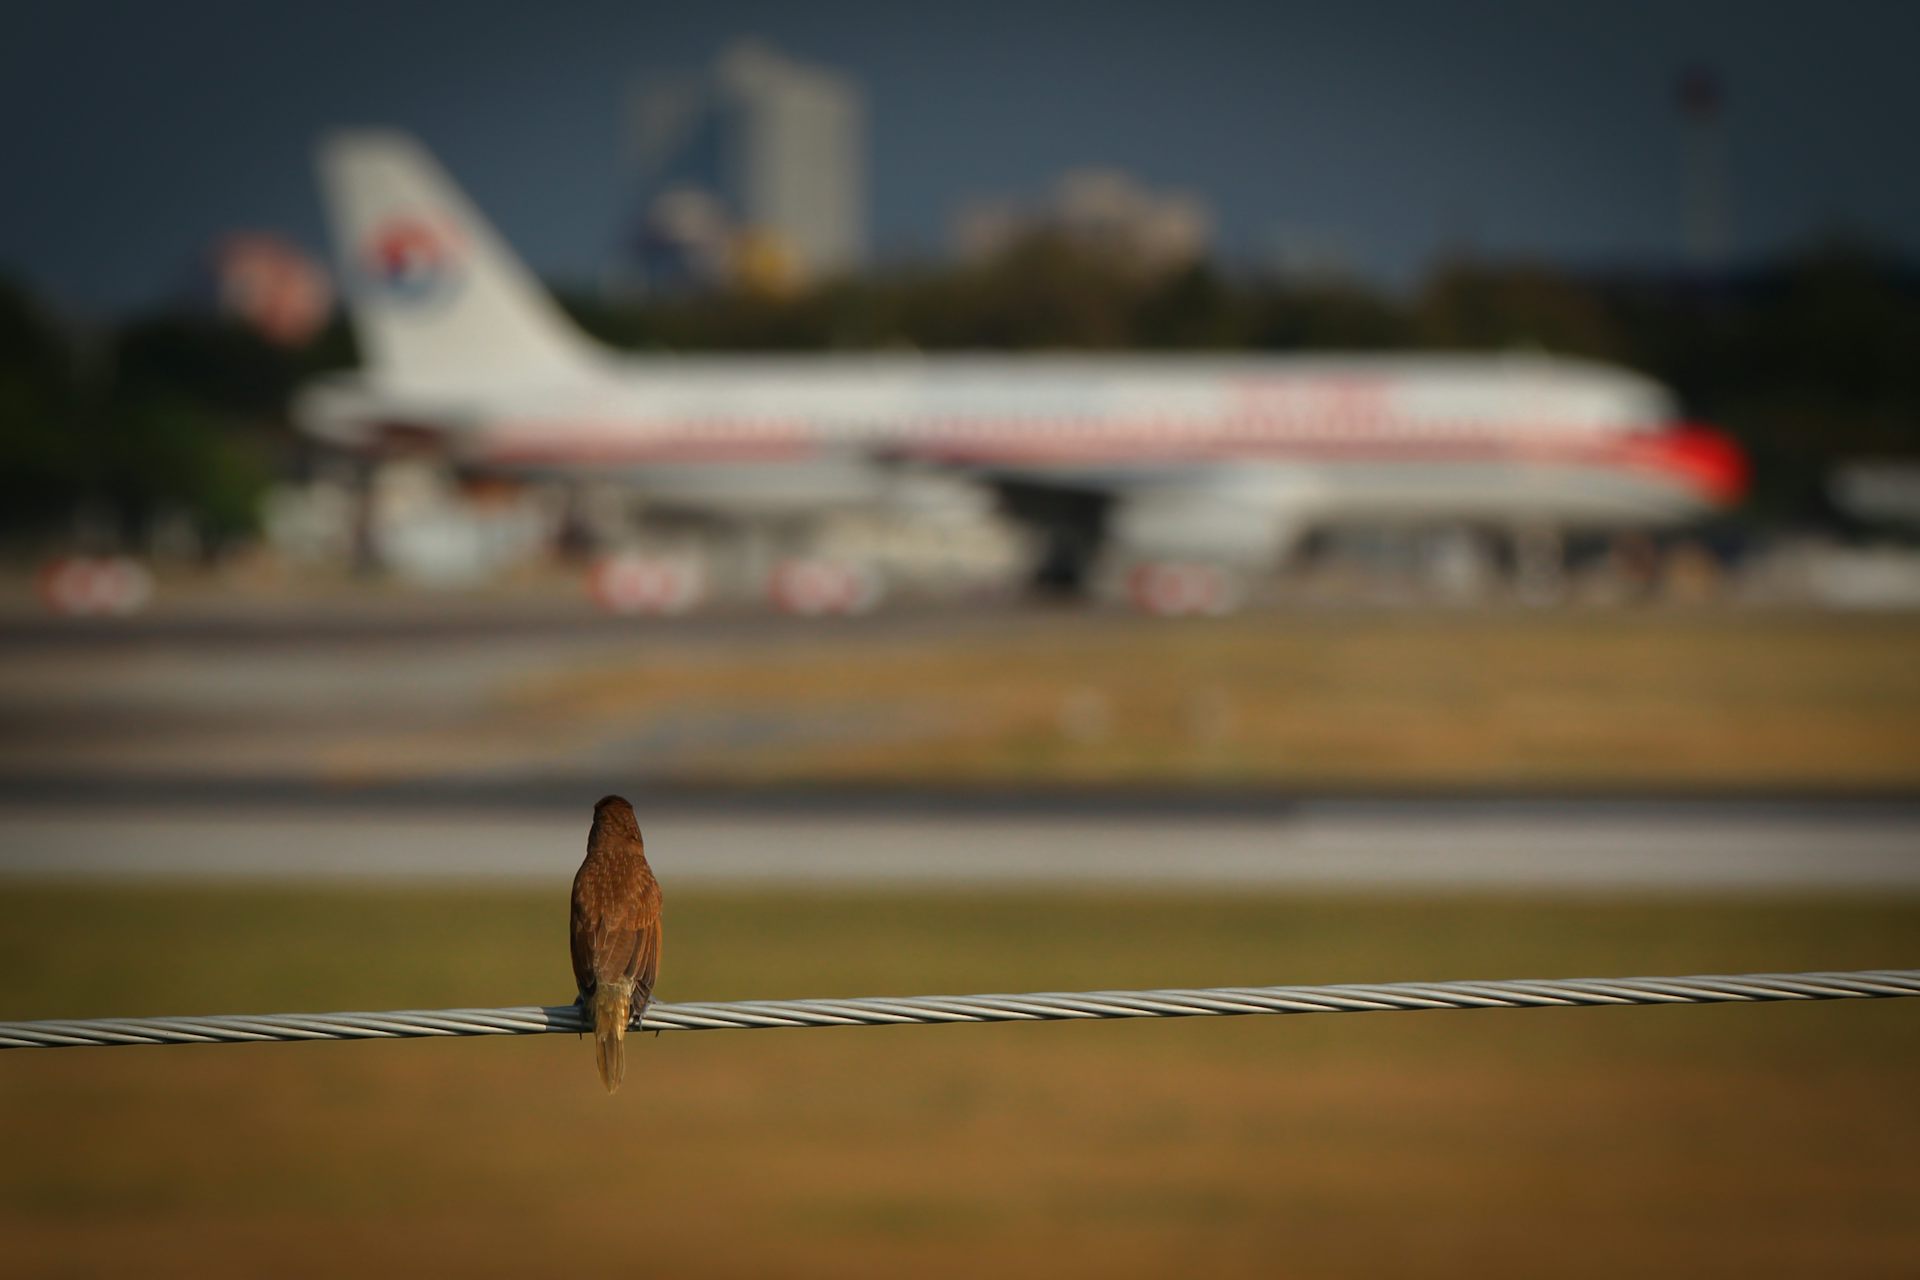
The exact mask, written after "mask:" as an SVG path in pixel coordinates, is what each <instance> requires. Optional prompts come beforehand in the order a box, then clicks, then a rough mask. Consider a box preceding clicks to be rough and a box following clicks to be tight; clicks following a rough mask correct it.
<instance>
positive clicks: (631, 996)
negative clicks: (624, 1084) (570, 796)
mask: <svg viewBox="0 0 1920 1280" xmlns="http://www.w3.org/2000/svg"><path fill="white" fill-rule="evenodd" d="M570 914H571V919H570V921H569V929H568V934H569V942H570V944H571V950H572V952H573V980H574V983H575V985H576V986H577V987H578V988H579V991H580V995H579V998H578V999H577V1000H576V1001H575V1003H576V1004H577V1005H578V1006H579V1008H580V1010H581V1012H582V1013H583V1014H585V1015H587V1016H589V1017H590V1018H591V1019H592V1022H593V1040H594V1061H595V1063H596V1064H597V1065H598V1066H599V1068H600V1083H601V1084H603V1085H605V1086H606V1089H607V1092H608V1093H612V1092H614V1091H615V1090H616V1089H618V1088H619V1087H620V1080H621V1077H622V1076H623V1075H624V1074H625V1069H626V1062H625V1059H624V1057H623V1054H622V1045H623V1042H624V1041H625V1039H626V1034H627V1026H628V1024H629V1023H632V1022H638V1021H639V1020H640V1018H641V1017H642V1016H644V1015H645V1014H646V1011H647V1006H648V1005H649V1004H651V1003H652V1002H653V984H654V979H655V978H656V977H657V976H658V975H659V973H660V938H661V928H660V882H659V881H658V880H655V879H654V878H653V868H652V867H650V866H648V865H647V849H646V843H645V841H643V840H642V839H641V838H640V821H639V819H638V818H636V817H635V816H634V813H633V806H632V805H630V804H628V803H627V802H626V801H625V800H624V799H622V798H621V797H619V796H607V797H605V798H604V799H602V800H601V801H600V803H598V804H596V805H594V806H593V827H592V829H591V830H590V831H589V832H588V833H587V857H586V860H585V861H584V862H582V863H581V864H580V870H579V871H578V872H577V873H575V875H574V877H573V909H572V912H571V913H570Z"/></svg>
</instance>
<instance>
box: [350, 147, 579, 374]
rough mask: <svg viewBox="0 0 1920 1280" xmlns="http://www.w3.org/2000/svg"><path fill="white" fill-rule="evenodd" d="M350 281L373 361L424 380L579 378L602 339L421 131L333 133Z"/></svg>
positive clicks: (359, 329) (355, 314)
mask: <svg viewBox="0 0 1920 1280" xmlns="http://www.w3.org/2000/svg"><path fill="white" fill-rule="evenodd" d="M318 161H319V172H320V185H321V188H322V189H323V191H324V193H325V195H326V201H327V213H328V219H329V222H330V224H331V230H332V233H333V240H334V249H335V252H336V254H337V256H338V259H339V269H340V278H341V282H342V290H343V292H344V293H345V294H346V296H347V300H348V306H349V308H350V311H351V315H352V318H353V327H354V333H355V336H356V337H357V338H358V339H359V341H360V345H361V351H362V355H363V358H364V360H365V361H366V363H367V365H368V366H369V367H370V368H371V369H372V370H373V371H374V372H375V374H376V375H378V376H380V377H382V378H385V379H387V380H389V381H392V382H399V383H406V384H413V385H420V386H425V387H456V388H457V387H462V386H469V385H472V384H475V383H489V382H511V383H519V384H525V383H527V382H543V383H555V382H567V381H578V380H581V379H583V378H585V377H587V376H590V375H591V373H592V372H593V370H594V368H595V364H596V356H597V349H596V348H595V347H594V346H593V344H592V343H591V342H590V341H589V340H588V339H587V338H586V336H585V335H583V334H582V333H581V332H580V331H579V330H578V329H577V328H575V327H574V325H573V324H572V322H571V321H569V320H568V319H567V317H566V316H565V315H564V314H563V313H562V312H561V310H560V308H559V307H558V306H557V305H556V304H555V303H554V301H553V299H552V298H551V297H550V296H549V295H548V294H547V292H546V291H545V290H544V289H543V288H542V287H541V285H540V283H539V281H538V280H537V279H535V278H534V276H533V274H532V273H531V272H529V271H528V270H527V268H526V267H525V266H524V265H523V264H522V263H521V262H520V260H519V259H518V258H517V257H515V256H514V253H513V251H512V250H511V249H509V248H508V247H507V245H506V243H505V242H504V241H503V240H501V238H500V237H499V235H498V234H497V233H496V232H495V231H494V230H493V228H492V227H491V226H489V225H488V224H487V221H486V219H485V218H483V217H482V216H481V215H480V212H479V211H478V210H477V209H475V208H474V207H473V205H472V204H471V203H469V202H468V201H467V199H466V197H465V196H463V195H462V194H461V192H460V190H459V188H458V187H456V186H455V185H454V183H453V181H452V180H451V179H450V178H449V177H448V176H447V174H446V172H445V171H444V170H443V169H441V167H440V166H439V164H437V163H436V162H435V161H434V159H433V157H432V156H431V155H429V154H428V152H427V150H426V148H424V147H422V146H421V145H420V144H419V143H418V142H416V141H415V140H414V139H413V138H411V137H409V136H407V135H406V134H402V133H393V132H385V131H353V132H345V133H338V134H333V135H331V136H329V137H327V138H326V139H324V140H323V141H322V143H321V145H320V150H319V156H318Z"/></svg>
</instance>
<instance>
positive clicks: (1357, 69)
mask: <svg viewBox="0 0 1920 1280" xmlns="http://www.w3.org/2000/svg"><path fill="white" fill-rule="evenodd" d="M746 36H755V37H759V38H761V39H764V40H766V41H768V42H770V43H771V44H772V45H774V46H775V47H776V48H778V49H780V50H782V51H783V52H786V53H789V54H791V55H793V56H795V57H798V58H801V59H804V60H807V61H811V62H816V63H820V64H824V65H827V66H831V67H834V68H837V69H839V70H841V71H844V72H846V73H847V74H849V75H851V76H853V77H854V78H856V79H857V80H858V81H860V82H861V84H862V85H863V86H864V88H865V90H866V93H867V98H868V106H869V111H870V128H871V170H870V172H871V179H870V181H871V186H872V223H873V231H874V238H875V241H876V247H877V249H878V250H879V251H880V252H881V253H882V254H884V255H888V256H901V255H909V254H925V253H930V252H935V251H938V250H939V249H941V248H942V247H943V246H944V244H945V243H946V240H947V233H948V228H949V226H950V223H951V219H952V217H953V215H954V214H955V213H956V212H957V211H958V209H959V208H960V207H962V206H963V205H965V204H966V203H967V202H968V201H970V200H972V199H975V198H978V197H980V196H983V195H1020V194H1028V195H1031V194H1035V193H1038V192H1039V191H1041V190H1042V189H1043V188H1044V187H1045V186H1046V185H1047V184H1049V183H1050V182H1051V181H1052V180H1053V179H1054V178H1055V177H1057V176H1058V175H1059V174H1060V173H1061V172H1062V171H1064V170H1067V169H1072V168H1076V167H1085V166H1089V165H1099V166H1109V167H1118V168H1121V169H1124V170H1127V171H1129V172H1132V173H1134V174H1136V175H1137V176H1139V177H1140V178H1141V179H1143V180H1144V181H1146V182H1147V183H1149V184H1151V185H1152V186H1154V187H1156V188H1177V189H1182V190H1186V191H1190V192H1192V193H1194V194H1196V195H1198V196H1200V197H1201V198H1202V199H1203V200H1204V201H1205V202H1206V203H1207V204H1208V205H1209V206H1210V207H1211V209H1212V211H1213V214H1214V218H1215V222H1216V226H1217V229H1218V243H1219V245H1220V246H1221V248H1222V250H1223V251H1224V252H1225V253H1227V254H1228V255H1231V256H1234V257H1238V258H1245V257H1249V256H1253V255H1256V254H1257V253H1258V252H1259V251H1260V250H1261V249H1262V248H1263V247H1264V246H1266V245H1268V244H1270V243H1272V242H1273V240H1274V239H1275V238H1276V237H1285V238H1292V239H1295V240H1303V241H1306V242H1310V243H1320V244H1330V245H1333V246H1336V247H1337V248H1338V249H1339V251H1340V252H1341V254H1342V255H1343V256H1344V257H1345V258H1346V259H1347V260H1348V262H1349V263H1350V265H1351V266H1352V267H1353V268H1354V269H1356V270H1358V271H1359V272H1360V273H1361V274H1363V275H1364V276H1367V277H1369V278H1371V279H1374V280H1376V281H1379V282H1382V283H1386V284H1389V285H1404V284H1406V283H1407V282H1409V281H1411V280H1413V279H1416V278H1417V276H1418V273H1419V272H1420V271H1421V270H1422V269H1423V267H1424V266H1426V265H1427V264H1429V263H1431V261H1432V260H1433V259H1434V257H1435V255H1436V254H1438V253H1441V252H1444V251H1447V250H1449V249H1458V248H1470V249H1473V250H1476V251H1480V252H1486V253H1495V254H1516V255H1528V256H1541V257H1547V258H1552V259H1556V260H1563V261H1567V262H1572V263H1577V264H1602V263H1617V262H1642V261H1672V260H1674V259H1676V258H1677V257H1678V256H1679V255H1680V254H1681V252H1682V250H1683V248H1684V225H1685V223H1684V197H1683V155H1684V148H1683V135H1682V130H1681V126H1680V122H1679V119H1678V116H1677V113H1676V111H1675V108H1674V101H1673V86H1674V83H1675V79H1676V76H1677V74H1678V72H1679V71H1680V69H1681V68H1683V67H1684V66H1687V65H1689V64H1691V63H1696V62H1698V63H1704V64H1706V65H1709V66H1711V67H1712V68H1713V69H1714V70H1715V72H1716V73H1717V74H1718V76H1719V77H1720V79H1721V80H1722V82H1723V83H1724V85H1725V87H1726V111H1725V131H1726V148H1727V156H1728V173H1729V191H1730V194H1731V201H1730V203H1731V220H1730V222H1731V231H1732V242H1731V247H1732V249H1733V250H1734V252H1735V253H1736V255H1738V256H1740V257H1743V258H1744V257H1751V256H1757V255H1761V254H1765V253H1768V252H1773V251H1776V250H1778V249H1779V248H1781V247H1782V246H1785V245H1790V244H1792V243H1795V242H1797V241H1803V240H1806V239H1809V238H1812V237H1816V236H1820V235H1823V234H1828V233H1832V232H1834V231H1846V232H1850V233H1853V234H1857V235H1866V236H1871V237H1874V238H1876V239H1878V240H1880V241H1883V242H1886V243H1890V244H1893V245H1896V246H1899V247H1901V248H1903V249H1904V250H1906V251H1907V252H1909V253H1920V165H1915V164H1914V163H1913V154H1914V147H1913V136H1914V133H1915V129H1916V126H1920V76H1916V75H1915V74H1914V73H1913V71H1912V59H1913V56H1914V50H1915V49H1916V47H1920V3H1908V2H1906V0H1895V2H1891V3H1885V2H1881V0H1823V2H1821V3H1799V2H1795V3H1769V2H1763V0H1749V2H1746V3H1721V2H1718V0H1664V2H1660V3H1653V2H1644V0H1554V2H1552V3H1543V2H1534V0H1507V2H1501V3H1496V2H1492V0H1427V2H1425V3H1419V2H1411V0H1410V2H1406V3H1400V2H1392V0H1352V2H1349V3H1332V2H1327V3H1314V4H1292V3H1286V2H1284V0H1271V2H1269V3H1263V4H1247V3H1224V2H1220V3H1207V2H1206V0H1182V2H1181V3H1178V4H1173V3H1166V4H1157V5H1148V4H1128V3H1121V2H1119V0H1115V2H1113V3H1106V4H1067V3H1045V2H1044V0H1029V2H1028V3H1024V4H1002V3H997V2H995V0H969V2H968V3H965V4H947V5H935V4H898V3H895V4H844V3H832V2H831V0H818V2H815V3H807V4H733V5H729V4H724V3H702V4H698V5H695V4H686V3H683V4H679V5H672V6H664V5H650V4H644V3H633V2H631V0H628V2H627V3H603V2H600V0H583V2H581V3H565V2H564V0H548V3H545V4H542V5H540V6H527V5H524V4H513V5H484V4H465V5H438V4H427V3H406V2H405V0H386V2H385V3H366V2H365V0H329V2H328V3H326V4H306V5H298V6H296V5H291V4H285V5H281V4H275V5H263V4H257V3H246V4H240V3H230V2H227V0H220V2H194V0H169V3H165V4H152V3H142V4H102V3H86V2H84V0H81V2H76V3H55V2H54V0H42V2H41V3H38V4H27V5H14V6H9V7H8V9H7V11H6V14H5V16H4V17H0V176H3V179H0V191H3V192H4V198H0V273H6V274H10V275H13V276H16V277H20V278H24V279H25V280H26V281H27V282H28V283H29V284H31V285H32V286H33V287H35V288H38V289H40V290H43V291H44V292H45V293H46V294H47V295H48V296H49V297H50V298H51V299H52V300H53V301H54V302H55V303H56V304H58V305H60V306H63V307H67V308H73V309H77V310H82V311H85V310H99V309H107V310H110V309H119V308H126V307H131V306H141V305H147V304H150V303H153V302H155V301H159V300H162V299H164V298H166V297H168V296H170V295H171V294H174V293H177V292H179V291H181V290H182V289H184V288H186V287H188V286H189V285H190V283H191V281H192V280H193V277H194V272H195V270H196V268H197V264H198V263H199V262H200V261H201V260H202V257H203V254H204V252H205V250H206V248H207V246H208V245H209V244H210V243H211V242H212V240H213V239H214V238H215V237H217V236H218V235H220V234H221V233H222V232H225V231H228V230H232V229H236V228H250V229H267V230H275V231H280V232H283V233H285V234H288V235H290V236H292V237H294V238H295V239H297V240H299V241H300V242H302V243H304V244H307V245H309V246H310V247H312V248H314V249H315V250H320V249H321V248H322V247H323V246H324V239H323V235H322V228H321V223H320V217H319V208H318V199H317V197H316V195H315V193H314V191H313V183H312V176H311V151H312V144H313V141H314V139H315V138H316V137H317V136H318V135H319V134H320V133H321V132H322V131H323V130H325V129H327V128H330V127H338V126H346V125H376V124H377V125H387V126H397V127H400V128H404V129H407V130H410V131H412V132H414V133H416V134H418V135H419V136H420V137H421V138H422V139H423V140H424V141H425V142H426V143H427V145H428V146H429V147H431V148H432V149H433V150H434V151H435V152H436V153H437V154H438V155H439V156H440V158H441V159H442V161H443V162H444V163H445V164H446V165H447V166H448V168H450V169H451V170H452V171H453V173H454V174H455V176H456V177H457V178H458V179H459V180H460V181H461V182H462V183H463V184H464V185H465V186H466V187H467V189H468V191H469V193H470V194H471V195H472V196H473V197H474V198H475V200H476V201H477V202H478V203H479V205H480V206H481V208H483V209H484V210H486V211H487V212H488V214H489V215H490V216H491V217H492V218H493V220H494V221H495V222H496V223H497V224H498V225H499V226H500V228H501V230H502V231H503V232H504V233H505V235H506V236H507V238H508V239H509V240H510V241H511V242H512V243H514V244H515V245H516V246H517V247H518V248H519V249H520V250H521V252H522V253H524V254H525V255H526V257H527V258H528V259H529V260H530V261H531V262H532V264H533V265H534V267H535V268H536V269H537V270H539V271H540V272H542V273H543V274H545V275H547V276H549V277H550V278H555V279H559V280H563V281H567V282H572V283H591V282H593V281H596V280H600V279H603V278H605V277H606V275H607V272H608V269H609V268H610V266H611V265H612V262H613V256H614V252H615V247H616V245H617V243H618V241H619V237H620V234H621V228H622V226H623V224H624V222H625V221H626V220H628V219H630V218H631V216H632V215H633V212H634V208H635V198H636V196H635V186H634V177H633V174H632V173H631V171H630V169H629V168H627V167H626V166H625V162H624V160H623V156H624V155H625V154H626V149H625V145H624V144H625V138H624V136H623V110H624V108H625V105H626V103H627V101H628V97H629V94H630V91H631V89H632V87H633V85H634V84H635V82H636V81H637V80H638V79H639V78H640V77H641V76H643V75H644V74H646V73H647V72H648V71H650V70H663V69H664V70H673V69H682V68H697V67H700V66H703V65H705V64H707V63H709V62H710V61H711V60H712V58H713V57H714V56H715V55H716V54H717V53H718V52H719V51H720V50H721V49H722V48H724V47H725V46H726V45H727V44H728V43H729V42H730V41H732V40H735V39H739V38H742V37H746Z"/></svg>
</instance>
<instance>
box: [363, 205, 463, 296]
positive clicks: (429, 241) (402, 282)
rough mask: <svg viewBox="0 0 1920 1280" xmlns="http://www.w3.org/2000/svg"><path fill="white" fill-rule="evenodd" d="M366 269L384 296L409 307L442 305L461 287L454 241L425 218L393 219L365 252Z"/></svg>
mask: <svg viewBox="0 0 1920 1280" xmlns="http://www.w3.org/2000/svg"><path fill="white" fill-rule="evenodd" d="M360 256H361V264H362V269H363V270H364V271H365V272H366V275H367V278H368V279H370V280H372V281H373V283H374V284H375V285H377V286H378V287H379V288H380V289H381V290H382V291H383V292H385V293H387V294H388V295H390V296H392V297H394V298H397V299H399V300H400V301H402V302H406V303H431V302H442V301H445V300H446V299H447V298H449V297H451V296H452V295H453V294H454V292H455V291H456V290H458V289H459V287H460V263H459V258H458V254H457V252H456V250H455V248H454V245H453V243H452V239H451V237H450V236H449V235H448V234H447V233H446V232H444V231H442V230H441V229H440V228H439V227H437V226H435V225H434V224H433V223H431V222H429V221H427V220H426V219H423V218H417V217H407V216H401V217H395V218H389V219H387V220H386V221H384V222H382V223H380V224H379V225H378V226H376V227H375V228H374V229H373V232H372V234H370V235H369V236H368V237H367V239H366V244H365V247H364V248H363V249H362V251H361V255H360Z"/></svg>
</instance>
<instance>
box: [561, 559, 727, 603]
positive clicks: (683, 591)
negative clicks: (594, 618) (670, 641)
mask: <svg viewBox="0 0 1920 1280" xmlns="http://www.w3.org/2000/svg"><path fill="white" fill-rule="evenodd" d="M587 594H589V595H590V596H592V597H593V602H594V603H595V604H597V605H599V606H600V608H602V609H603V610H605V611H606V612H608V613H620V614H644V615H650V616H656V617H659V616H669V617H670V616H673V615H676V614H682V613H686V612H687V611H688V610H690V609H692V608H693V607H694V606H695V605H697V604H699V603H700V601H701V600H702V599H703V598H704V597H705V595H706V575H705V574H703V573H702V572H701V570H700V565H699V563H698V562H697V561H694V560H690V559H684V558H675V557H669V556H645V555H616V556H608V557H606V558H605V559H603V560H601V561H599V562H598V563H596V564H595V565H594V566H593V567H592V568H591V569H590V570H588V572H587Z"/></svg>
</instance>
